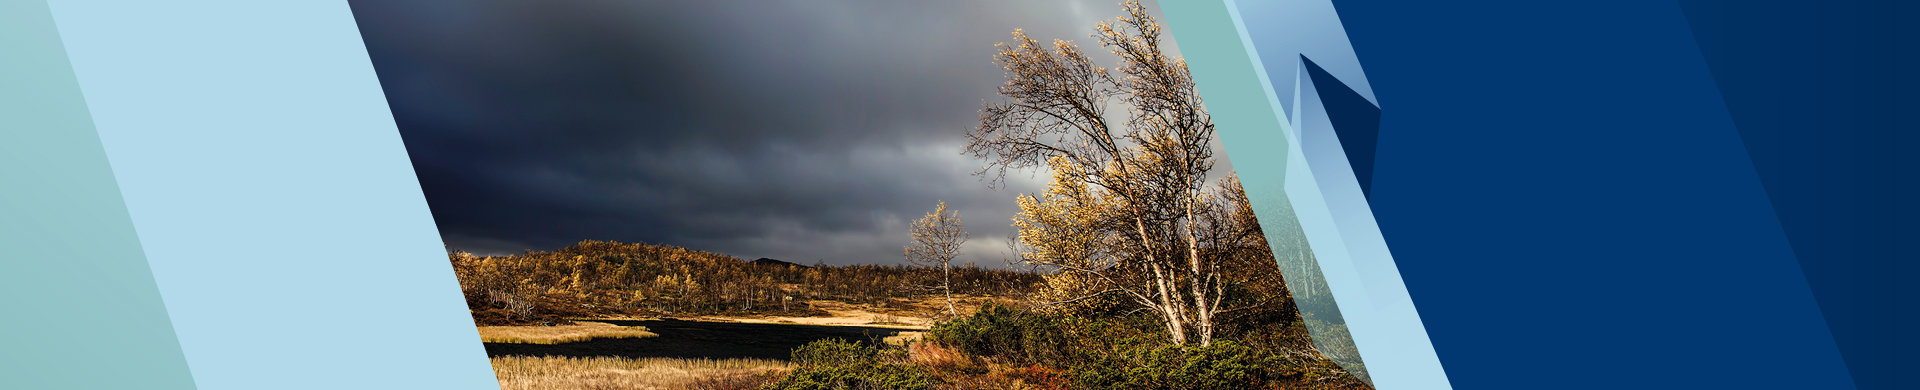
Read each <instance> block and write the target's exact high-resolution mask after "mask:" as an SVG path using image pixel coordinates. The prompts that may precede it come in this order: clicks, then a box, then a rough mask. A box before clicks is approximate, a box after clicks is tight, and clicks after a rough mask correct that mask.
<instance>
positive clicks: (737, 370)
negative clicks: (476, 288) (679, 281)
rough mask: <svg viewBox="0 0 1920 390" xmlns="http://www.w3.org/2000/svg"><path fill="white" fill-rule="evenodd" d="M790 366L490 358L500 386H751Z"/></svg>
mask: <svg viewBox="0 0 1920 390" xmlns="http://www.w3.org/2000/svg"><path fill="white" fill-rule="evenodd" d="M789 368H790V366H788V365H787V363H785V362H781V361H776V360H761V359H724V360H710V359H675V358H644V359H627V358H616V357H593V358H567V357H524V356H504V357H495V358H493V372H494V374H495V375H497V376H498V377H499V379H500V388H501V389H502V390H534V389H539V390H603V389H692V388H701V389H752V388H757V387H759V385H760V384H761V383H762V381H763V380H764V376H763V375H762V374H765V373H767V372H769V371H783V370H787V369H789Z"/></svg>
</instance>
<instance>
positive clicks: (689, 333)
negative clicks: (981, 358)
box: [486, 319, 902, 360]
mask: <svg viewBox="0 0 1920 390" xmlns="http://www.w3.org/2000/svg"><path fill="white" fill-rule="evenodd" d="M595 321H596V322H605V323H610V324H614V325H620V326H645V327H647V330H649V331H652V332H653V333H658V334H660V337H650V338H643V339H632V338H627V339H593V340H588V341H581V342H576V343H566V344H553V345H540V344H501V343H486V348H487V356H549V355H550V356H569V357H591V356H619V357H627V358H643V357H673V358H708V359H729V358H756V359H778V360H786V359H787V358H788V356H789V353H790V352H791V351H793V348H794V347H799V346H801V345H803V344H806V343H809V342H813V341H814V340H820V339H829V338H839V339H846V340H878V339H880V338H882V337H887V336H892V335H894V334H895V333H899V332H902V330H900V329H891V328H873V327H862V326H820V325H789V324H744V323H733V322H705V321H681V320H672V319H661V320H645V321H631V320H595Z"/></svg>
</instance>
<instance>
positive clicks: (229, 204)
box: [50, 0, 498, 389]
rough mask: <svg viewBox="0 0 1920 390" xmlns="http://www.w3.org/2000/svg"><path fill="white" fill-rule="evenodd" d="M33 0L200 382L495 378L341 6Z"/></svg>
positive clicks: (459, 385) (277, 384)
mask: <svg viewBox="0 0 1920 390" xmlns="http://www.w3.org/2000/svg"><path fill="white" fill-rule="evenodd" d="M50 5H51V9H52V12H53V16H54V20H55V21H56V22H57V23H58V26H59V30H60V34H61V36H62V37H64V38H65V43H66V49H67V52H68V53H69V56H70V58H71V60H72V65H73V71H74V73H75V75H76V76H77V78H78V81H79V85H80V88H81V90H82V91H84V93H85V96H86V102H87V104H88V106H89V107H90V108H91V109H92V115H93V121H94V123H95V125H96V127H97V128H98V130H99V135H100V139H101V142H102V143H103V145H104V147H105V150H106V153H107V158H108V159H110V161H111V162H112V164H113V167H114V168H115V169H114V172H113V173H114V175H115V177H116V178H117V179H118V180H119V184H120V188H121V189H122V193H123V194H124V196H125V198H126V207H127V209H128V210H129V212H130V214H131V217H132V221H133V225H134V227H135V228H136V229H137V231H138V232H139V239H140V243H141V244H142V246H144V247H145V251H146V255H147V258H148V259H149V262H150V264H151V266H152V269H153V275H154V279H155V281H156V282H157V285H158V288H159V290H160V292H161V294H162V296H163V297H164V298H165V301H166V305H167V307H168V309H169V311H170V313H171V315H172V321H173V326H174V328H175V329H176V333H177V334H178V336H179V342H180V348H181V350H182V351H183V352H184V355H185V357H186V361H187V362H188V363H189V364H190V365H192V367H193V370H194V371H193V373H194V379H195V381H196V383H197V385H198V386H199V387H200V388H202V389H382V388H388V389H482V388H497V386H498V383H497V382H496V380H495V379H494V376H493V372H492V369H491V367H490V365H489V364H488V362H487V358H486V355H485V351H484V350H483V349H482V347H481V344H480V342H479V337H478V334H477V332H475V330H474V327H473V322H472V319H471V317H469V315H468V313H467V309H466V304H465V301H464V299H463V298H462V296H461V294H460V290H459V287H458V285H457V284H456V281H455V280H454V275H453V272H452V270H451V267H450V265H449V263H448V262H447V259H446V256H445V254H444V252H443V250H442V249H441V246H440V242H439V237H438V236H439V235H438V233H437V231H436V229H435V228H434V225H433V219H432V217H431V215H430V214H429V211H428V209H427V205H426V201H425V198H424V197H423V196H422V195H421V192H420V187H419V184H418V181H416V180H415V178H414V175H413V170H412V168H411V166H410V163H409V161H408V159H407V155H406V150H405V148H404V146H403V145H402V143H401V140H400V137H399V133H398V130H397V129H396V128H395V126H394V122H393V118H392V116H391V114H390V112H389V110H388V108H387V105H386V102H385V99H384V95H383V93H382V92H381V89H380V84H379V82H378V80H377V79H376V77H375V75H374V72H373V66H372V64H371V62H370V61H369V59H368V58H367V53H366V50H365V48H364V47H363V45H362V42H361V38H360V35H359V32H358V29H357V27H356V26H355V24H354V21H353V16H352V14H351V12H350V10H349V9H348V6H347V4H346V3H345V2H343V1H338V0H326V1H315V0H301V1H251V0H225V1H213V0H183V1H165V2H155V1H104V0H53V1H51V2H50Z"/></svg>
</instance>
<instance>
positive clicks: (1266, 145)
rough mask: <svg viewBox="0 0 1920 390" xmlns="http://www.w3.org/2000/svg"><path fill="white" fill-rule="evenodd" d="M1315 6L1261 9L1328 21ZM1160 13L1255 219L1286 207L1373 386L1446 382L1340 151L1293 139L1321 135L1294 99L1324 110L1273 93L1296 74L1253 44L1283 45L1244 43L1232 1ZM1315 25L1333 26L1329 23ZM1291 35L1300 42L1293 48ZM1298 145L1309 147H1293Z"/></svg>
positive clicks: (1329, 35)
mask: <svg viewBox="0 0 1920 390" xmlns="http://www.w3.org/2000/svg"><path fill="white" fill-rule="evenodd" d="M1295 3H1297V4H1295ZM1319 3H1324V2H1319V1H1301V2H1290V3H1289V4H1291V5H1297V6H1287V4H1282V6H1281V7H1277V8H1275V7H1267V8H1264V9H1284V10H1291V11H1297V12H1309V11H1312V10H1324V11H1326V12H1325V13H1323V14H1320V15H1307V16H1305V17H1318V18H1337V16H1335V15H1333V14H1332V13H1331V10H1332V8H1331V6H1325V7H1319V5H1321V4H1319ZM1308 5H1312V6H1313V7H1309V6H1308ZM1161 9H1162V12H1164V13H1165V14H1166V16H1167V22H1168V25H1169V27H1170V28H1171V30H1170V31H1172V32H1173V34H1174V36H1175V38H1176V39H1179V43H1180V48H1181V50H1182V52H1183V54H1185V55H1186V57H1187V60H1188V62H1189V66H1191V68H1192V70H1193V75H1194V80H1195V82H1196V83H1197V84H1198V85H1199V89H1200V93H1201V94H1203V95H1204V97H1205V98H1206V102H1207V109H1208V111H1209V113H1211V114H1212V115H1213V119H1214V123H1215V124H1216V125H1217V126H1219V129H1220V130H1219V131H1220V137H1221V140H1222V141H1223V143H1224V144H1225V145H1226V149H1227V156H1228V158H1229V159H1231V160H1232V161H1233V165H1234V169H1235V170H1236V171H1237V172H1238V173H1239V174H1240V177H1241V181H1242V183H1244V184H1245V185H1246V188H1247V194H1248V196H1249V198H1251V199H1252V201H1253V202H1254V207H1255V212H1256V214H1260V216H1261V217H1262V219H1263V221H1262V224H1263V225H1265V224H1267V223H1268V222H1270V221H1265V219H1266V218H1268V217H1269V216H1272V215H1273V214H1271V213H1262V212H1261V211H1263V210H1273V209H1276V208H1277V206H1276V205H1273V204H1271V203H1272V202H1291V206H1292V209H1293V210H1294V211H1295V213H1296V215H1297V216H1298V218H1299V222H1300V226H1301V228H1302V230H1303V231H1304V232H1305V234H1306V236H1307V241H1308V242H1309V244H1310V246H1311V247H1312V249H1313V252H1314V254H1315V257H1316V258H1317V259H1318V261H1319V266H1320V267H1319V268H1320V269H1321V270H1322V271H1323V272H1324V275H1325V279H1326V283H1327V286H1328V287H1329V288H1330V290H1331V291H1332V294H1333V296H1334V298H1335V300H1336V301H1337V302H1338V303H1339V311H1340V313H1341V315H1343V316H1344V317H1345V320H1346V324H1347V329H1348V330H1349V331H1350V332H1351V334H1352V339H1353V343H1354V346H1355V347H1357V348H1358V350H1359V354H1360V357H1361V358H1362V359H1364V361H1365V363H1366V371H1367V373H1368V374H1370V377H1371V380H1372V382H1373V384H1374V385H1375V386H1378V387H1379V388H1381V389H1389V390H1403V389H1447V388H1451V386H1450V385H1449V384H1448V381H1447V377H1446V374H1445V372H1444V371H1442V369H1441V366H1440V361H1439V358H1438V357H1437V356H1436V355H1435V353H1434V351H1433V347H1432V344H1431V342H1430V341H1429V339H1428V338H1427V334H1426V330H1425V329H1424V327H1423V326H1422V325H1421V323H1420V317H1419V315H1418V314H1417V312H1415V310H1414V307H1413V302H1412V299H1411V298H1410V297H1409V296H1408V294H1407V291H1406V287H1405V285H1404V284H1402V282H1401V280H1400V277H1399V274H1398V272H1397V270H1396V269H1395V267H1394V265H1393V259H1392V257H1391V255H1390V254H1389V253H1388V251H1387V248H1386V243H1385V242H1384V240H1383V239H1382V238H1381V236H1380V233H1379V229H1378V227H1377V226H1374V222H1373V215H1372V213H1371V211H1370V210H1368V208H1367V207H1368V206H1367V205H1366V200H1365V199H1364V198H1363V197H1362V195H1361V193H1360V191H1359V186H1358V184H1357V183H1355V182H1354V179H1353V175H1352V172H1351V171H1346V173H1345V175H1344V176H1343V175H1338V174H1336V173H1339V170H1341V169H1350V168H1348V167H1347V166H1346V164H1345V163H1346V161H1344V155H1342V154H1337V153H1330V152H1329V151H1337V149H1338V144H1337V142H1336V143H1331V144H1330V145H1332V146H1327V145H1319V144H1313V145H1308V144H1302V143H1301V142H1300V140H1301V137H1302V135H1301V134H1299V133H1297V131H1304V130H1313V131H1317V132H1330V131H1331V129H1330V128H1324V127H1325V126H1319V125H1321V124H1324V123H1319V122H1318V121H1315V122H1311V123H1309V122H1302V121H1300V120H1299V119H1301V118H1306V117H1324V112H1313V113H1312V114H1313V115H1305V111H1308V110H1305V109H1306V108H1307V107H1304V106H1307V105H1309V104H1304V103H1314V104H1311V105H1313V106H1314V107H1313V109H1315V110H1322V108H1320V107H1319V105H1318V104H1317V102H1318V99H1310V98H1307V97H1301V96H1300V95H1296V94H1295V93H1296V91H1295V90H1293V89H1292V88H1289V89H1288V90H1285V91H1277V90H1276V89H1275V88H1276V86H1277V85H1283V84H1284V85H1291V84H1293V81H1294V77H1295V75H1293V74H1286V75H1271V74H1267V72H1266V70H1265V69H1264V68H1262V63H1261V61H1260V58H1261V56H1260V55H1259V51H1258V50H1256V48H1259V49H1261V50H1282V49H1287V48H1284V47H1272V46H1263V45H1260V42H1258V41H1254V40H1253V39H1252V38H1250V37H1249V36H1248V33H1247V29H1246V24H1247V23H1257V22H1258V21H1252V20H1243V19H1242V17H1243V15H1240V14H1239V13H1238V12H1239V8H1237V7H1236V5H1235V4H1234V2H1233V1H1192V2H1163V3H1162V4H1161ZM1276 12H1277V11H1276ZM1296 16H1297V15H1296ZM1246 17H1260V16H1251V15H1248V16H1246ZM1319 25H1320V26H1334V27H1337V26H1338V23H1322V24H1319ZM1314 35H1315V37H1314V39H1334V38H1335V37H1339V38H1341V39H1342V40H1343V41H1344V37H1345V34H1344V33H1343V32H1341V31H1323V32H1322V34H1314ZM1299 42H1307V41H1305V40H1299V41H1297V42H1295V43H1299ZM1313 42H1319V41H1313ZM1321 43H1323V42H1321ZM1316 44H1318V43H1316ZM1341 44H1343V45H1344V44H1345V42H1341ZM1315 47H1316V48H1317V49H1315V50H1320V49H1324V47H1319V46H1315ZM1307 49H1308V48H1307V47H1305V46H1300V47H1294V48H1292V49H1291V50H1290V51H1291V52H1286V53H1279V54H1278V55H1277V57H1275V58H1297V57H1298V56H1299V55H1300V53H1301V52H1302V51H1304V50H1307ZM1339 49H1346V50H1344V52H1347V53H1350V52H1351V49H1350V48H1339ZM1333 52H1342V51H1341V50H1335V51H1333ZM1349 65H1352V67H1351V68H1350V69H1348V68H1347V67H1346V66H1344V65H1343V66H1342V69H1341V70H1340V71H1341V72H1344V73H1345V74H1349V75H1353V74H1357V71H1358V68H1357V66H1358V64H1357V62H1355V63H1353V64H1349ZM1274 77H1284V78H1287V79H1286V80H1284V81H1287V83H1281V84H1276V83H1275V82H1274V80H1273V79H1272V78H1274ZM1348 77H1352V76H1348ZM1359 77H1361V78H1364V75H1359ZM1361 85H1364V84H1363V83H1361ZM1282 93H1285V94H1287V95H1288V96H1287V98H1288V99H1284V100H1286V101H1290V102H1292V103H1293V104H1291V105H1290V106H1291V108H1293V109H1294V111H1293V112H1296V114H1293V115H1291V116H1292V117H1293V118H1291V119H1290V118H1288V117H1287V115H1283V113H1284V112H1287V111H1286V108H1285V107H1287V105H1283V104H1282V101H1283V99H1282V98H1281V94H1282ZM1366 94H1368V93H1363V95H1366ZM1310 125H1312V126H1310ZM1302 126H1307V127H1308V128H1302ZM1308 147H1311V148H1314V149H1312V150H1309V151H1308V152H1309V153H1303V148H1308ZM1329 148H1331V149H1329ZM1315 151H1317V152H1318V153H1311V152H1315ZM1263 203H1266V204H1263ZM1290 282H1291V281H1290ZM1315 337H1319V335H1316V336H1315Z"/></svg>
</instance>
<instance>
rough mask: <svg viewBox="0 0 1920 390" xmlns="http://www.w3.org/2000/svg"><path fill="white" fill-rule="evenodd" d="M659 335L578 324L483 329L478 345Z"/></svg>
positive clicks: (636, 329)
mask: <svg viewBox="0 0 1920 390" xmlns="http://www.w3.org/2000/svg"><path fill="white" fill-rule="evenodd" d="M657 336H659V335H657V334H654V333H653V332H648V331H647V328H646V327H643V326H619V325H614V324H609V323H605V322H589V321H579V322H575V323H574V324H573V325H558V326H482V327H480V341H481V342H487V343H511V344H561V343H571V342H577V341H587V340H592V339H597V338H608V339H617V338H648V337H657Z"/></svg>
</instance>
